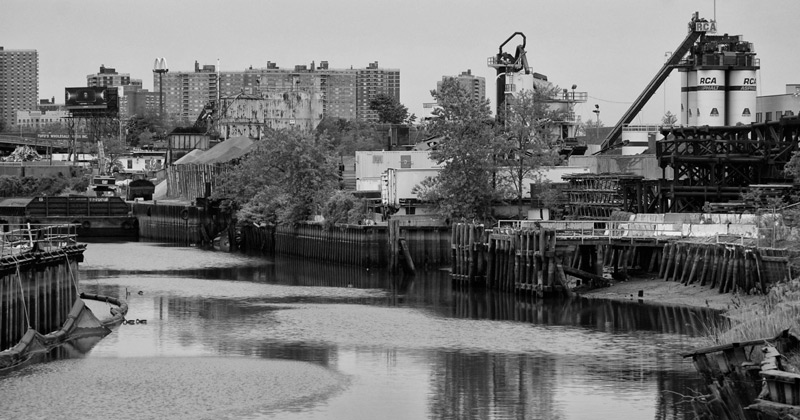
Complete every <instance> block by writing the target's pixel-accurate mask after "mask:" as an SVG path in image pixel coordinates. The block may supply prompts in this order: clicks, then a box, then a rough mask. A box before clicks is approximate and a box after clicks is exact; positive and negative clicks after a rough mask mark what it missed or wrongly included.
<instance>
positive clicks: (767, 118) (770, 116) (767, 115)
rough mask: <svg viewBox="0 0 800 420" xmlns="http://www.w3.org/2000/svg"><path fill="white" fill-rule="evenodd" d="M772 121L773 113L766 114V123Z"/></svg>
mask: <svg viewBox="0 0 800 420" xmlns="http://www.w3.org/2000/svg"><path fill="white" fill-rule="evenodd" d="M770 121H772V113H771V112H767V113H765V114H764V122H770Z"/></svg>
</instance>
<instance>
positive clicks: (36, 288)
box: [0, 250, 83, 350]
mask: <svg viewBox="0 0 800 420" xmlns="http://www.w3.org/2000/svg"><path fill="white" fill-rule="evenodd" d="M82 253H83V251H82V250H81V251H80V254H81V257H82ZM63 255H64V254H61V256H60V257H56V258H52V259H51V260H50V261H48V262H45V263H37V262H28V263H21V264H20V269H19V277H17V270H16V269H13V268H12V269H9V268H8V267H6V269H5V270H3V272H2V274H0V350H5V349H8V348H10V347H12V346H14V345H16V344H17V343H18V342H19V340H20V339H21V338H22V336H23V335H24V334H25V332H26V331H27V330H28V326H29V325H28V320H29V319H30V327H32V328H34V329H35V330H37V331H41V332H44V333H47V332H50V331H55V330H57V329H59V328H60V327H61V325H63V323H64V321H65V320H66V319H67V315H68V314H69V311H70V310H71V309H72V305H73V303H74V302H75V300H76V299H77V298H78V294H77V292H76V288H75V283H73V278H74V281H75V282H77V281H78V279H79V278H78V261H77V260H78V259H79V258H77V257H76V255H70V256H69V257H68V258H67V257H63ZM0 263H8V264H13V261H12V260H11V259H10V258H8V257H4V258H2V259H0ZM20 284H21V289H20ZM23 299H24V301H23ZM26 309H27V312H26Z"/></svg>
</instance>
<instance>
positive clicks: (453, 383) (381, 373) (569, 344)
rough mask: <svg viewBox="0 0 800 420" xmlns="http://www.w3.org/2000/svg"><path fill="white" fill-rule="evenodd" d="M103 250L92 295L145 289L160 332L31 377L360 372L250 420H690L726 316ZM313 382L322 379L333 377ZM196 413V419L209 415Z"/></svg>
mask: <svg viewBox="0 0 800 420" xmlns="http://www.w3.org/2000/svg"><path fill="white" fill-rule="evenodd" d="M87 253H88V255H87V259H86V260H87V261H86V263H85V264H84V265H83V266H82V267H81V270H82V281H81V286H82V287H83V288H84V289H85V290H86V291H88V292H91V293H98V294H104V295H114V296H116V295H119V296H124V295H125V294H126V293H130V295H129V296H128V302H129V305H130V311H129V315H128V318H129V319H136V318H139V319H146V320H147V324H144V325H142V324H139V325H123V326H120V327H119V328H118V329H116V330H115V331H114V332H113V333H112V334H111V335H109V336H108V337H106V338H105V339H103V340H102V341H101V342H99V343H97V344H95V345H94V346H93V347H87V348H85V349H84V350H85V351H88V355H86V354H85V353H81V352H75V351H73V349H63V350H60V351H59V352H57V353H52V354H51V355H50V356H49V358H48V359H47V360H45V362H46V363H45V364H44V365H45V366H49V365H53V366H56V363H55V362H58V361H61V363H64V362H68V361H70V360H80V361H81V366H83V367H81V368H78V367H77V365H74V364H66V365H60V366H58V369H56V370H53V369H44V371H45V372H44V373H42V372H39V371H37V370H36V369H33V370H32V371H31V372H32V373H30V374H29V376H30V375H33V376H36V377H37V378H40V379H42V381H44V379H47V380H51V379H52V378H51V377H52V376H55V377H58V375H70V374H71V372H73V371H74V370H76V369H77V371H78V373H80V374H81V375H87V373H86V372H88V371H89V370H90V369H92V368H98V369H99V368H104V369H113V370H114V372H115V374H116V375H121V376H125V375H134V376H136V375H139V372H140V371H142V363H145V362H144V361H147V363H152V362H153V361H157V362H156V364H157V365H158V366H159V367H160V370H159V371H155V370H152V369H147V372H150V373H148V374H149V375H153V377H151V378H149V380H150V381H152V382H153V383H162V382H163V383H167V384H170V383H172V379H171V376H175V375H181V376H182V377H183V378H184V379H185V380H186V381H188V384H187V386H189V387H192V388H197V389H199V390H200V391H201V392H203V393H212V394H213V393H215V392H223V391H222V390H218V389H217V387H220V386H235V385H233V384H232V383H227V382H226V383H216V382H215V381H208V374H209V372H208V371H204V370H202V369H200V370H197V371H196V372H195V371H194V370H193V369H192V368H190V367H189V366H191V364H190V363H184V362H185V361H187V360H190V361H194V360H221V359H224V360H233V359H235V360H237V364H236V365H235V366H232V367H231V368H233V369H242V370H247V364H248V363H253V365H252V367H253V369H254V370H258V369H264V368H265V367H264V366H262V365H259V364H257V362H258V361H261V362H264V361H269V360H275V359H281V360H287V361H295V362H300V363H301V364H302V365H299V366H306V365H310V366H314V367H316V368H317V369H324V370H325V371H330V372H335V373H337V374H343V375H345V376H346V377H348V378H350V379H349V381H347V386H346V388H344V389H342V390H340V391H337V392H335V393H330V392H326V393H323V394H320V395H319V396H317V397H313V396H311V397H308V398H303V399H297V400H292V401H293V402H292V403H291V404H276V405H269V404H265V405H263V406H260V407H257V408H248V409H246V410H245V411H244V412H237V414H236V416H232V415H230V414H227V415H226V414H222V413H220V412H219V411H217V412H215V416H216V417H221V418H236V417H245V418H281V419H331V418H333V419H345V418H346V419H370V418H387V419H407V418H459V419H461V418H481V419H484V418H491V419H505V418H513V419H517V418H534V419H536V418H542V419H545V418H546V419H583V418H631V419H644V418H654V419H665V420H666V419H684V418H687V419H688V418H692V415H691V413H690V412H688V409H689V407H688V406H684V405H683V404H682V403H681V401H680V397H679V395H678V394H690V393H691V391H689V389H691V388H699V387H700V382H699V381H698V380H697V378H696V374H695V373H694V370H693V368H692V367H691V364H690V363H688V362H685V361H684V360H683V359H681V358H680V357H679V356H678V354H679V353H680V352H681V351H683V350H686V349H687V348H689V347H693V346H694V345H695V344H696V343H697V339H696V338H695V337H696V336H697V335H698V334H699V333H700V332H701V331H702V328H703V327H702V325H703V322H710V321H713V320H715V318H716V316H715V314H714V313H712V312H709V311H694V310H689V309H685V308H684V309H678V308H664V307H657V306H644V305H638V304H636V303H633V302H631V303H626V302H609V301H602V300H588V299H575V300H571V301H567V300H562V301H543V300H537V299H534V298H532V297H530V296H516V295H513V294H508V293H499V292H494V291H483V290H468V289H467V290H453V287H452V285H451V283H450V280H449V274H448V273H447V272H445V271H432V272H423V273H420V274H419V275H417V276H416V277H406V276H402V275H390V274H388V273H385V272H380V271H367V270H364V269H358V268H352V267H341V266H328V265H325V264H319V263H314V262H307V261H298V260H294V259H288V258H276V259H264V258H253V257H247V256H240V255H230V254H221V253H211V252H205V251H202V250H197V249H188V248H167V247H159V246H157V245H156V244H149V243H146V244H143V243H134V244H104V245H103V246H102V247H90V248H89V251H88V252H87ZM119 255H126V258H125V260H124V261H120V258H119V257H118V256H119ZM156 256H158V258H156ZM140 291H141V292H142V293H141V294H139V292H140ZM98 310H102V309H98ZM75 358H78V359H75ZM133 359H137V360H138V359H141V360H143V362H141V363H139V362H131V360H133ZM214 363H217V362H214ZM240 364H241V365H240ZM299 366H298V367H297V368H290V370H292V369H294V372H297V375H286V376H285V377H279V378H278V379H276V381H277V382H276V384H275V386H276V387H281V386H285V387H286V388H287V389H294V388H293V387H297V386H299V385H300V384H303V383H305V382H301V381H299V379H297V380H296V378H295V377H296V376H297V377H298V378H299V377H300V376H302V375H300V373H301V372H302V374H303V375H306V374H307V373H306V370H307V369H306V368H301V367H299ZM37 372H38V373H37ZM312 372H313V373H311V374H310V375H312V376H310V377H309V378H310V379H308V380H312V381H313V380H314V378H315V377H316V376H313V375H319V378H320V380H321V381H324V380H325V376H324V375H321V373H320V372H318V371H313V370H312ZM37 375H38V376H37ZM168 376H169V377H168ZM33 379H35V378H33ZM33 379H30V382H28V380H25V379H22V378H21V377H12V376H5V377H4V376H2V374H0V390H2V389H10V388H13V389H21V390H23V391H24V390H26V387H29V386H33V385H32V384H34V383H37V382H36V381H34V380H33ZM334 382H336V381H333V382H331V384H333V383H334ZM336 383H339V382H336ZM85 388H86V389H85V390H84V391H85V392H86V395H93V394H94V393H102V392H103V390H102V388H100V387H99V386H98V385H96V384H93V383H91V382H88V383H87V384H85ZM325 389H329V388H327V387H326V388H325ZM28 390H30V389H28ZM127 392H128V393H131V394H130V395H132V397H135V398H144V397H145V396H146V395H145V394H144V393H143V392H144V391H142V393H139V392H138V391H137V390H135V389H131V390H127ZM21 393H22V392H21ZM22 394H24V393H22ZM34 394H35V392H34ZM31 398H33V397H31ZM55 399H56V403H58V397H55ZM194 402H197V401H194ZM25 403H26V401H22V402H20V403H19V404H25ZM27 403H28V404H34V405H35V402H34V401H33V400H31V401H27ZM3 404H4V403H2V402H0V408H3ZM15 404H16V403H15ZM65 404H66V402H65ZM223 405H224V404H223ZM181 407H189V404H188V403H183V404H181ZM115 410H116V408H115ZM187 410H188V411H187V413H188V414H187V416H185V417H192V415H193V414H197V415H196V416H195V417H197V418H202V417H203V416H204V414H202V413H197V412H194V411H191V410H192V409H191V408H187ZM34 412H35V410H34ZM40 414H41V413H40ZM87 414H88V415H90V417H97V416H99V415H103V413H102V412H94V413H92V412H89V413H87ZM105 414H108V413H105ZM135 414H140V413H136V412H135V411H132V412H123V413H122V414H121V415H122V416H123V417H124V416H133V415H135ZM149 414H153V413H149ZM205 416H207V415H205ZM23 417H24V416H23ZM34 417H35V416H34ZM39 417H41V415H40V416H39Z"/></svg>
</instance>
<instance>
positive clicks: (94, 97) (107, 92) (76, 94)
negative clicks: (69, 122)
mask: <svg viewBox="0 0 800 420" xmlns="http://www.w3.org/2000/svg"><path fill="white" fill-rule="evenodd" d="M64 104H65V105H66V108H67V111H70V112H71V113H72V115H73V116H81V115H96V114H116V113H117V112H118V111H119V95H118V93H117V88H116V87H68V88H64Z"/></svg>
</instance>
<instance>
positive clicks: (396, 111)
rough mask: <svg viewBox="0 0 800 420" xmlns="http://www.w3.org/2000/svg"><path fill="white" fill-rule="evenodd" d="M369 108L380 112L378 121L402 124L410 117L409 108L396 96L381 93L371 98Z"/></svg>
mask: <svg viewBox="0 0 800 420" xmlns="http://www.w3.org/2000/svg"><path fill="white" fill-rule="evenodd" d="M369 109H371V110H373V111H376V112H377V113H378V122H382V123H390V124H402V123H403V122H404V121H405V120H406V118H408V108H406V107H405V106H404V105H403V104H401V103H400V102H399V101H398V100H397V99H396V98H395V97H394V96H390V95H386V94H384V93H379V94H377V95H375V97H373V98H372V99H370V100H369Z"/></svg>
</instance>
